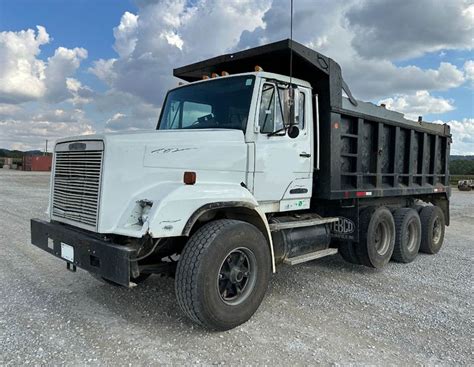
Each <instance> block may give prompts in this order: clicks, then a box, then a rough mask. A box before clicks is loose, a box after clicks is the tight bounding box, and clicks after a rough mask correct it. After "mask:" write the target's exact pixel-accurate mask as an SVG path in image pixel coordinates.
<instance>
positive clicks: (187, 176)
mask: <svg viewBox="0 0 474 367" xmlns="http://www.w3.org/2000/svg"><path fill="white" fill-rule="evenodd" d="M183 182H184V183H185V184H186V185H194V184H195V183H196V172H190V171H186V172H184V176H183Z"/></svg>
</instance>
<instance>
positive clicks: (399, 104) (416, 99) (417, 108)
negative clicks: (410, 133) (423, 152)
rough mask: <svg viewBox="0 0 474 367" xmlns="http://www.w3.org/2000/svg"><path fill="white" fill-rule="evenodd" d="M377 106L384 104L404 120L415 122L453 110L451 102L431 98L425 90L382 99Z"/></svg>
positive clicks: (439, 98)
mask: <svg viewBox="0 0 474 367" xmlns="http://www.w3.org/2000/svg"><path fill="white" fill-rule="evenodd" d="M379 104H385V106H386V108H387V109H389V110H394V111H398V112H402V113H404V114H405V117H406V118H408V119H411V120H417V119H418V116H425V115H428V114H442V113H446V112H449V111H452V110H454V105H453V101H452V100H449V99H445V98H441V97H433V96H432V95H430V93H429V92H428V91H426V90H420V91H417V92H416V93H414V94H403V95H397V96H395V97H391V98H386V99H382V100H380V101H379Z"/></svg>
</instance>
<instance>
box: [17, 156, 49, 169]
mask: <svg viewBox="0 0 474 367" xmlns="http://www.w3.org/2000/svg"><path fill="white" fill-rule="evenodd" d="M52 159H53V157H52V156H50V155H45V156H31V155H28V156H24V157H23V170H24V171H51V165H52Z"/></svg>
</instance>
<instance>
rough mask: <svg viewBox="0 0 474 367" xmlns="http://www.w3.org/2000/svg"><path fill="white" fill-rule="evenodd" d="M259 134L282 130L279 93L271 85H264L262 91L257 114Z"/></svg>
mask: <svg viewBox="0 0 474 367" xmlns="http://www.w3.org/2000/svg"><path fill="white" fill-rule="evenodd" d="M259 126H260V132H261V133H263V134H268V133H272V132H274V131H277V130H280V129H282V128H283V112H282V108H281V103H280V98H279V93H276V87H275V86H274V85H273V84H268V83H265V84H264V85H263V89H262V98H261V101H260V113H259Z"/></svg>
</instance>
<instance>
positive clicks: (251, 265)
mask: <svg viewBox="0 0 474 367" xmlns="http://www.w3.org/2000/svg"><path fill="white" fill-rule="evenodd" d="M256 279H257V258H256V257H255V255H254V253H253V252H252V251H251V250H249V249H248V248H246V247H239V248H236V249H234V250H232V251H230V252H229V253H228V254H227V255H226V257H225V258H224V261H223V262H222V264H221V266H220V268H219V273H218V274H217V292H218V293H219V296H220V298H221V300H222V301H223V302H224V303H226V304H228V305H231V306H235V305H238V304H240V303H242V302H244V301H245V300H246V299H247V298H248V297H249V296H250V294H251V293H252V291H253V289H254V288H255V283H256Z"/></svg>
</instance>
